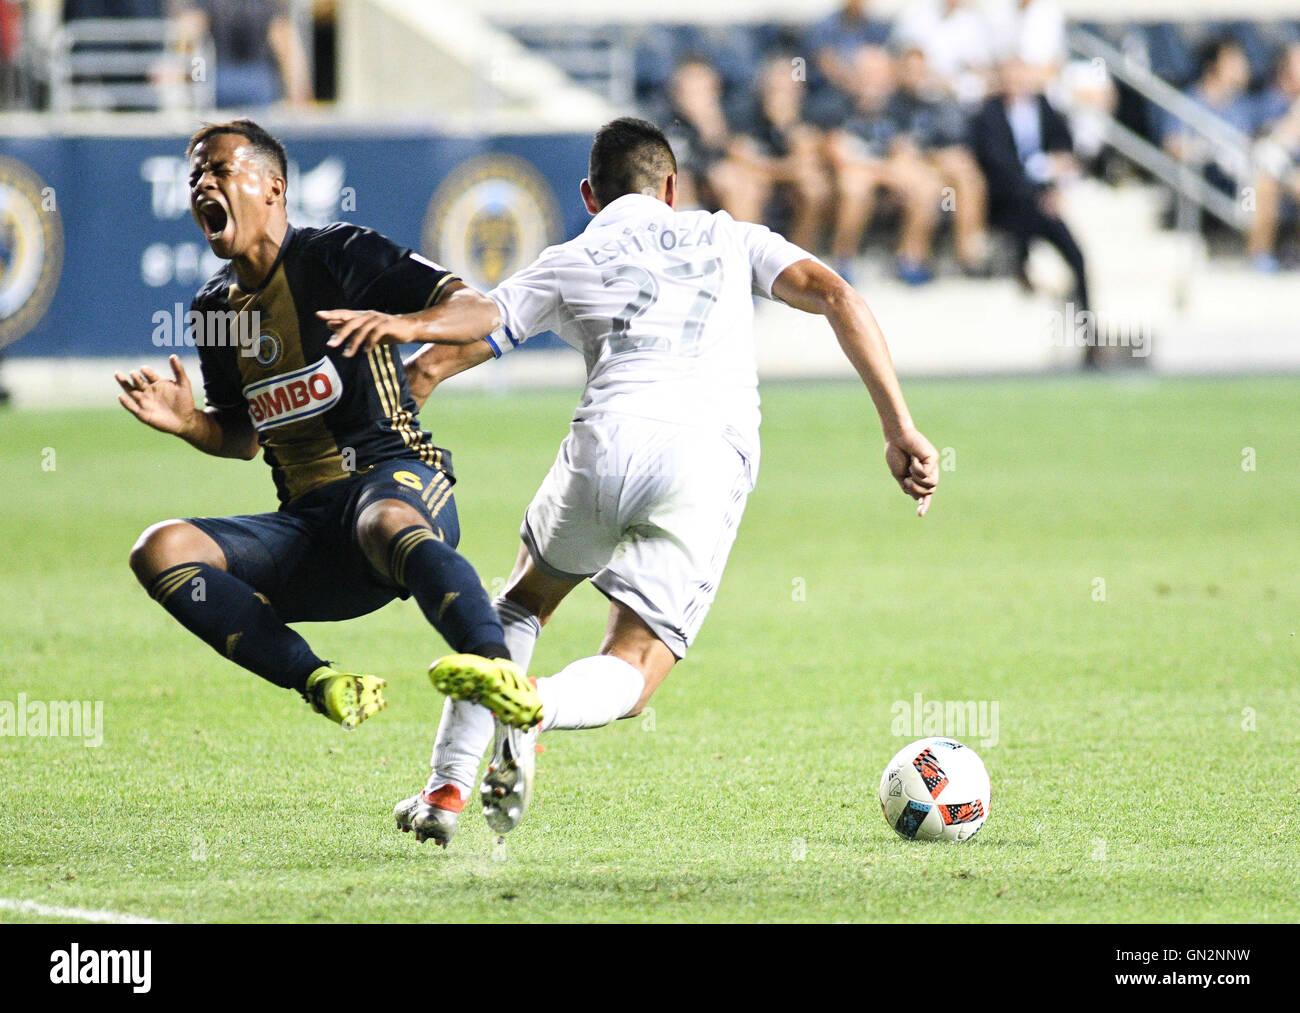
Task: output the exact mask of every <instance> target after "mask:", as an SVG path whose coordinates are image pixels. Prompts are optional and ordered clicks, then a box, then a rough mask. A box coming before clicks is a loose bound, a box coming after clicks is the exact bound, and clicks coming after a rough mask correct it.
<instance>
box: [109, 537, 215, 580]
mask: <svg viewBox="0 0 1300 1013" xmlns="http://www.w3.org/2000/svg"><path fill="white" fill-rule="evenodd" d="M128 562H129V564H130V566H131V572H132V573H134V574H135V577H136V580H138V581H140V583H141V584H143V585H145V586H146V587H147V586H148V585H149V584H150V582H151V581H153V579H154V578H155V577H157V576H158V574H160V573H162V572H163V571H165V570H170V569H171V568H172V567H173V566H180V565H181V564H182V563H206V564H207V565H209V566H214V567H216V568H217V569H219V570H224V569H225V567H226V558H225V555H224V554H223V553H222V552H221V549H220V547H219V546H218V545H217V543H216V542H214V541H213V540H212V539H211V538H210V537H209V536H207V535H205V534H204V533H203V532H202V531H200V530H199V529H198V528H196V527H195V526H194V525H193V524H189V523H187V522H185V521H177V520H171V521H161V522H159V523H158V524H154V525H151V526H150V527H148V528H145V530H144V531H143V532H142V533H141V535H140V537H139V538H138V539H136V543H135V545H133V546H132V547H131V554H130V557H129V559H128Z"/></svg>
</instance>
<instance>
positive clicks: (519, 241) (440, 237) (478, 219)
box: [422, 155, 562, 290]
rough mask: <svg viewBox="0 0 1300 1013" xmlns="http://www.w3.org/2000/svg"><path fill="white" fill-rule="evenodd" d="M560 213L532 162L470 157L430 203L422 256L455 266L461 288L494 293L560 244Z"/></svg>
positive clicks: (447, 179) (515, 159)
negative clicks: (493, 290)
mask: <svg viewBox="0 0 1300 1013" xmlns="http://www.w3.org/2000/svg"><path fill="white" fill-rule="evenodd" d="M561 238H562V236H561V222H560V209H559V206H558V205H557V204H556V202H555V194H554V193H553V192H552V191H551V187H550V184H548V183H547V182H546V180H545V179H544V178H543V177H542V174H541V173H539V172H538V171H537V169H535V168H534V167H533V165H532V163H531V162H527V161H525V160H524V159H522V158H515V157H514V156H513V155H483V156H480V157H478V158H472V159H470V160H469V161H468V162H465V163H464V164H462V165H461V166H459V167H458V168H457V169H456V171H455V172H453V173H452V174H451V175H450V176H448V177H447V178H446V179H445V180H444V181H443V183H442V185H441V186H440V187H438V190H437V192H436V193H434V195H433V200H431V201H430V202H429V210H428V213H427V214H426V215H425V218H424V235H423V243H422V246H423V253H424V255H425V256H427V257H429V258H430V259H431V260H434V261H436V262H437V263H439V264H455V265H456V269H457V271H456V273H457V274H459V275H460V276H461V277H462V278H464V279H465V283H466V284H468V285H470V286H472V287H474V288H477V289H481V290H486V289H489V288H492V287H493V286H494V285H496V284H497V283H498V282H500V281H502V280H504V279H505V278H508V277H509V276H510V275H512V274H514V273H515V272H516V271H518V270H519V269H520V268H521V267H526V266H527V265H528V264H531V263H532V262H533V260H534V259H536V257H537V255H538V254H539V253H541V252H542V250H544V249H546V247H548V246H551V245H552V244H554V243H556V242H559V241H560V239H561Z"/></svg>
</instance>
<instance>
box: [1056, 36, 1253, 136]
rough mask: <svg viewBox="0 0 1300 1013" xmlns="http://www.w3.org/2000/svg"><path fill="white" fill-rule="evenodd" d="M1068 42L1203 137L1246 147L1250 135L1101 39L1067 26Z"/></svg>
mask: <svg viewBox="0 0 1300 1013" xmlns="http://www.w3.org/2000/svg"><path fill="white" fill-rule="evenodd" d="M1068 41H1069V44H1070V48H1072V49H1073V50H1074V51H1075V52H1076V53H1078V54H1079V55H1080V56H1085V57H1089V58H1091V59H1094V60H1095V59H1100V60H1102V61H1103V62H1104V63H1105V64H1106V69H1107V70H1109V71H1110V73H1111V74H1113V75H1114V76H1115V77H1117V78H1119V80H1121V81H1123V82H1124V83H1125V84H1127V85H1128V86H1129V87H1130V88H1132V89H1133V90H1134V91H1136V92H1137V93H1138V94H1140V95H1142V97H1143V98H1146V99H1148V100H1150V101H1151V102H1153V103H1154V104H1156V105H1157V106H1159V107H1160V108H1161V109H1163V110H1165V111H1166V112H1168V113H1172V114H1173V115H1174V116H1176V117H1178V119H1180V120H1182V121H1183V122H1184V123H1185V124H1187V126H1189V127H1191V128H1192V129H1193V130H1195V131H1196V132H1197V133H1199V134H1201V136H1203V137H1205V138H1206V139H1207V140H1210V141H1213V142H1214V143H1216V144H1221V145H1223V146H1224V147H1226V148H1237V149H1239V150H1249V148H1250V145H1251V143H1252V141H1253V138H1251V137H1250V135H1248V134H1246V133H1244V132H1242V131H1241V130H1238V129H1237V128H1236V127H1234V126H1233V125H1232V124H1231V123H1229V122H1228V121H1227V120H1225V119H1223V118H1222V117H1221V116H1216V115H1215V114H1214V113H1213V112H1211V111H1210V110H1208V109H1206V108H1205V107H1204V106H1203V105H1201V104H1200V103H1199V102H1197V101H1196V100H1195V99H1193V98H1190V97H1188V96H1187V95H1184V94H1183V93H1182V92H1181V91H1179V90H1178V89H1177V88H1175V87H1174V86H1173V85H1171V84H1169V83H1168V82H1167V81H1164V80H1162V79H1161V78H1159V77H1157V76H1156V75H1155V74H1153V73H1152V72H1151V71H1150V70H1149V69H1147V68H1146V67H1143V66H1142V65H1141V64H1140V63H1138V61H1136V60H1134V59H1133V57H1132V56H1131V55H1129V54H1127V53H1124V52H1123V51H1121V50H1120V49H1117V48H1116V47H1115V46H1112V45H1111V44H1110V43H1109V42H1107V41H1106V40H1105V39H1102V38H1100V37H1098V36H1096V35H1094V34H1092V33H1091V32H1089V31H1086V30H1085V29H1082V28H1071V29H1070V30H1069V33H1068Z"/></svg>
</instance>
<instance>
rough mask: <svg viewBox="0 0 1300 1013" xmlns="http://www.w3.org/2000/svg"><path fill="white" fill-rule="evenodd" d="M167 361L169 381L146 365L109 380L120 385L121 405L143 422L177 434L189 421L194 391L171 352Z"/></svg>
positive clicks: (185, 428) (162, 430) (118, 398)
mask: <svg viewBox="0 0 1300 1013" xmlns="http://www.w3.org/2000/svg"><path fill="white" fill-rule="evenodd" d="M167 361H168V363H169V364H170V365H171V367H172V379H170V380H169V379H166V378H164V377H161V376H159V375H158V374H157V373H155V372H154V371H153V370H152V369H150V368H149V367H148V366H141V367H140V368H139V369H138V370H136V371H135V372H133V373H131V374H130V375H129V376H128V375H124V374H122V373H114V374H113V379H115V380H116V381H117V383H118V386H119V387H121V388H122V393H121V394H119V395H118V396H117V400H118V402H119V403H120V404H121V405H122V407H123V408H125V409H126V410H127V411H129V412H130V413H131V414H132V415H134V416H135V417H136V418H138V419H139V420H140V421H141V422H143V423H144V424H145V425H148V426H152V427H153V428H154V429H157V430H158V431H159V432H163V433H172V434H174V435H177V436H179V435H182V434H184V433H185V432H186V431H187V430H188V428H189V427H190V426H191V425H192V424H193V421H194V415H195V408H194V392H193V390H191V388H190V378H189V377H188V376H186V375H185V367H184V366H182V365H181V360H180V359H179V358H177V357H176V356H174V355H173V356H172V357H171V358H169V359H168V360H167Z"/></svg>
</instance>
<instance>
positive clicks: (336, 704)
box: [303, 665, 388, 732]
mask: <svg viewBox="0 0 1300 1013" xmlns="http://www.w3.org/2000/svg"><path fill="white" fill-rule="evenodd" d="M387 685H388V683H387V682H385V681H384V680H383V679H380V678H377V677H375V676H373V675H353V674H352V673H350V672H338V671H335V670H334V669H332V668H330V667H329V666H328V665H323V666H321V667H320V668H318V669H316V671H314V672H312V674H311V675H309V676H307V689H306V691H305V692H304V693H303V696H304V697H305V698H306V700H307V702H308V703H309V704H311V705H312V707H313V708H314V709H315V710H316V713H318V714H324V715H325V716H326V717H327V718H329V719H330V720H331V721H333V722H335V723H336V724H340V725H342V726H343V729H344V731H349V732H350V731H352V730H353V729H355V728H356V727H357V725H359V724H361V722H362V721H364V720H365V719H366V718H368V717H373V716H374V715H375V714H378V713H379V712H380V711H381V710H383V709H384V708H385V707H387V706H388V701H387V700H385V699H384V687H385V686H387Z"/></svg>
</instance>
